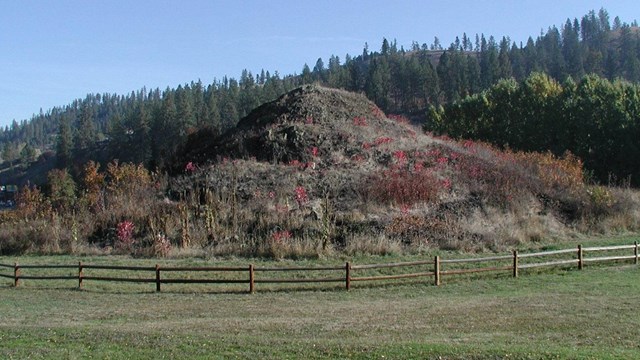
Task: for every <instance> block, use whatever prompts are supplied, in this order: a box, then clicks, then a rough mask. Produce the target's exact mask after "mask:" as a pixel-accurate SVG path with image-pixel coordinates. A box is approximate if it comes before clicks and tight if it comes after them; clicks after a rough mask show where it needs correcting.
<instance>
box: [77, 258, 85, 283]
mask: <svg viewBox="0 0 640 360" xmlns="http://www.w3.org/2000/svg"><path fill="white" fill-rule="evenodd" d="M83 276H84V274H83V273H82V261H80V262H78V289H80V290H82V277H83Z"/></svg>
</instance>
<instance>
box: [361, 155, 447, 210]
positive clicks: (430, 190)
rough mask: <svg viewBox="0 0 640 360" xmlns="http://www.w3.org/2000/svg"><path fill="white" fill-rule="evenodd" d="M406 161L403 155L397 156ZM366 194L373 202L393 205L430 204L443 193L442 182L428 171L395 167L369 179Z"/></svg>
mask: <svg viewBox="0 0 640 360" xmlns="http://www.w3.org/2000/svg"><path fill="white" fill-rule="evenodd" d="M398 156H399V158H400V160H401V161H403V162H404V161H406V159H405V158H404V155H402V156H401V155H398ZM368 182H369V184H368V185H367V192H368V194H369V195H370V196H371V198H373V199H374V200H376V201H378V202H381V203H387V204H395V205H403V204H407V205H410V204H415V203H419V202H426V203H431V202H435V201H437V199H438V195H439V194H440V192H441V191H443V187H442V182H441V181H440V180H439V179H438V177H437V176H436V175H435V174H434V173H433V172H432V171H430V170H428V169H417V170H416V169H414V170H410V169H408V168H407V167H406V166H397V167H393V168H391V169H386V170H383V171H380V172H378V173H377V174H375V175H373V176H372V177H371V178H370V179H369V181H368Z"/></svg>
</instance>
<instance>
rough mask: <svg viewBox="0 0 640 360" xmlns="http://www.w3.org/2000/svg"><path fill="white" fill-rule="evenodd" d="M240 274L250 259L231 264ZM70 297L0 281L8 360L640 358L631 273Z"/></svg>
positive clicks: (98, 291) (101, 290)
mask: <svg viewBox="0 0 640 360" xmlns="http://www.w3.org/2000/svg"><path fill="white" fill-rule="evenodd" d="M54 258H56V257H26V258H20V259H19V260H20V262H22V263H25V264H26V263H37V262H47V263H51V262H52V259H54ZM0 260H2V261H1V262H7V261H8V259H6V258H3V259H0ZM58 260H59V262H63V263H68V262H70V261H71V260H76V259H71V258H69V257H62V258H59V259H58ZM392 260H398V259H392ZM95 261H99V259H95ZM102 261H104V262H110V263H111V262H114V261H116V260H115V259H113V258H111V259H109V258H107V259H103V260H102ZM117 261H119V262H120V263H135V264H139V263H140V261H141V260H130V259H124V258H123V259H119V260H117ZM146 261H147V262H149V263H151V262H153V260H146ZM194 261H195V260H188V259H187V260H178V261H176V262H179V263H189V262H194ZM333 261H335V262H339V261H340V260H333ZM143 262H144V261H143ZM328 262H332V260H328ZM234 263H238V264H240V263H246V261H244V260H238V261H236V262H234V261H227V262H226V264H234ZM73 286H74V284H73V282H68V281H67V282H63V281H50V282H48V283H46V284H44V285H42V284H41V283H40V282H34V281H31V282H29V281H28V280H27V281H25V284H24V286H22V287H19V288H13V287H12V286H11V281H10V279H0V344H1V346H0V358H3V359H12V358H16V359H21V358H30V359H39V358H51V359H64V358H70V359H74V358H100V359H104V358H108V359H129V358H143V359H144V358H148V359H158V358H202V359H211V358H273V359H287V358H289V359H294V358H302V359H307V358H367V359H368V358H375V359H382V358H385V359H389V358H391V359H407V358H414V359H422V358H444V359H448V358H454V359H456V358H461V359H467V358H477V359H485V358H490V359H495V358H525V359H528V358H530V359H539V358H561V359H564V358H578V359H582V358H593V359H607V358H609V359H638V358H640V340H639V339H640V268H638V266H635V265H628V263H617V264H616V263H614V264H608V265H603V266H589V267H587V268H586V269H585V270H583V271H578V270H575V269H573V268H566V269H557V268H556V269H550V270H548V271H542V272H541V271H536V272H533V271H530V272H526V271H522V272H521V276H520V277H519V278H517V279H514V278H511V277H509V276H508V274H504V275H500V274H494V275H491V274H488V275H483V276H482V277H473V278H472V277H455V278H454V277H451V278H445V279H444V285H443V286H440V287H435V286H433V285H432V281H431V279H429V280H422V281H410V282H400V283H399V282H393V283H386V284H385V283H379V284H373V285H366V286H363V285H360V284H358V285H357V286H354V289H353V290H352V291H350V292H346V291H344V290H343V289H341V288H338V289H336V288H333V287H331V286H329V287H324V288H322V289H320V290H305V291H298V290H295V286H292V285H287V286H285V287H278V286H275V285H274V286H271V287H268V288H265V289H264V290H266V291H259V292H258V293H256V294H253V295H249V294H245V293H241V292H240V291H242V289H244V286H240V288H239V289H237V290H235V291H236V292H233V289H230V290H231V291H226V290H225V288H218V289H220V291H213V292H212V291H208V290H206V289H207V288H206V287H203V285H188V286H187V287H186V288H181V287H176V288H168V291H167V292H164V288H163V292H162V293H155V292H153V290H154V286H153V284H142V285H141V284H125V285H122V286H117V285H111V284H100V283H92V284H87V285H86V289H85V290H82V291H78V290H73V289H72V288H73ZM167 286H168V285H167ZM192 286H193V287H192ZM198 286H200V287H199V288H197V287H198ZM205 286H207V285H205ZM196 288H197V289H196ZM194 289H195V290H198V292H195V293H193V292H191V291H193V290H194Z"/></svg>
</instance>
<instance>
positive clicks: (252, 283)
mask: <svg viewBox="0 0 640 360" xmlns="http://www.w3.org/2000/svg"><path fill="white" fill-rule="evenodd" d="M255 280H256V279H255V272H254V269H253V264H249V294H253V293H255V292H256V282H255Z"/></svg>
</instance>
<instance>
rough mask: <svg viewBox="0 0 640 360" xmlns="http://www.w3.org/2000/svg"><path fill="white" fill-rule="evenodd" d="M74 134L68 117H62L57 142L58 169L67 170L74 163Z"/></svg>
mask: <svg viewBox="0 0 640 360" xmlns="http://www.w3.org/2000/svg"><path fill="white" fill-rule="evenodd" d="M72 150H73V134H72V132H71V124H70V120H69V118H68V116H66V115H62V116H61V117H60V124H59V128H58V137H57V141H56V166H57V168H58V169H67V168H69V167H70V166H71V164H72V162H73V156H72Z"/></svg>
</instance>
